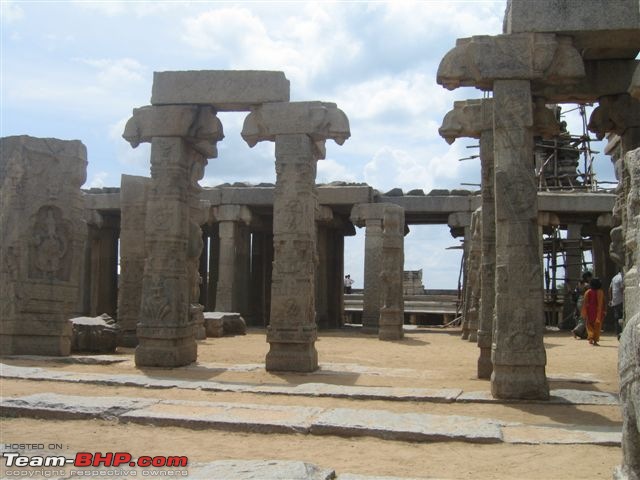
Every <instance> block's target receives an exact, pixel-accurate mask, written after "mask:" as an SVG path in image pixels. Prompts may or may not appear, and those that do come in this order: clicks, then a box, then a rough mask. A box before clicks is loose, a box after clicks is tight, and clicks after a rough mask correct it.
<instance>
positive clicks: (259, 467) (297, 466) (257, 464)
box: [189, 460, 335, 480]
mask: <svg viewBox="0 0 640 480" xmlns="http://www.w3.org/2000/svg"><path fill="white" fill-rule="evenodd" d="M189 478H192V479H196V480H230V479H233V480H281V479H284V478H286V479H287V480H332V479H333V478H335V472H334V471H333V470H330V469H326V468H322V467H318V466H317V465H314V464H312V463H305V462H294V461H284V460H218V461H216V462H211V463H205V464H200V463H195V464H189Z"/></svg>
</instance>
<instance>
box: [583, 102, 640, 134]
mask: <svg viewBox="0 0 640 480" xmlns="http://www.w3.org/2000/svg"><path fill="white" fill-rule="evenodd" d="M598 103H599V105H598V107H596V108H595V110H594V111H593V112H592V113H591V117H590V118H589V125H588V128H589V130H590V131H592V132H593V133H595V134H596V137H597V138H598V140H602V139H603V138H604V136H605V134H606V133H616V134H618V135H623V134H624V133H625V131H626V130H627V129H628V128H632V127H640V101H639V100H637V99H635V98H633V97H632V96H630V95H627V94H624V95H607V96H605V97H601V98H599V99H598Z"/></svg>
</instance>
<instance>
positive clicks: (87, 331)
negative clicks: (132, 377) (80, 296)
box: [70, 313, 120, 353]
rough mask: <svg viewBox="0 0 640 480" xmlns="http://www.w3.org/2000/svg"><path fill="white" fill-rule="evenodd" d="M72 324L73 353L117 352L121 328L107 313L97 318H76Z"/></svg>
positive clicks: (72, 320)
mask: <svg viewBox="0 0 640 480" xmlns="http://www.w3.org/2000/svg"><path fill="white" fill-rule="evenodd" d="M70 322H71V325H72V328H73V334H72V337H71V351H72V352H91V353H113V352H115V351H116V346H117V345H118V337H119V336H120V327H119V326H118V324H117V323H116V321H115V320H114V319H113V318H111V317H110V316H109V315H107V314H106V313H103V314H102V315H100V316H97V317H76V318H72V319H71V320H70Z"/></svg>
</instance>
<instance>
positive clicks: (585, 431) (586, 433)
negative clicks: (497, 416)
mask: <svg viewBox="0 0 640 480" xmlns="http://www.w3.org/2000/svg"><path fill="white" fill-rule="evenodd" d="M502 434H503V435H504V442H505V443H513V444H525V445H542V444H545V445H580V444H588V445H602V446H610V447H619V446H620V437H621V435H620V431H619V430H611V429H609V430H604V429H602V430H598V429H594V427H580V426H576V427H572V428H558V427H539V426H534V425H506V426H504V427H503V428H502Z"/></svg>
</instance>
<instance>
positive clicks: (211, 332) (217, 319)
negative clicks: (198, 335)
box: [204, 312, 247, 337]
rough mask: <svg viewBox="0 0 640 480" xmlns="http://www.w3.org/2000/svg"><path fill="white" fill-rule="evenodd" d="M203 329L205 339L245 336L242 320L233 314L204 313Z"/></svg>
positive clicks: (245, 327)
mask: <svg viewBox="0 0 640 480" xmlns="http://www.w3.org/2000/svg"><path fill="white" fill-rule="evenodd" d="M204 328H205V330H206V332H207V337H222V336H224V335H246V334H247V324H246V323H245V321H244V318H242V316H241V315H240V314H239V313H233V312H204Z"/></svg>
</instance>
